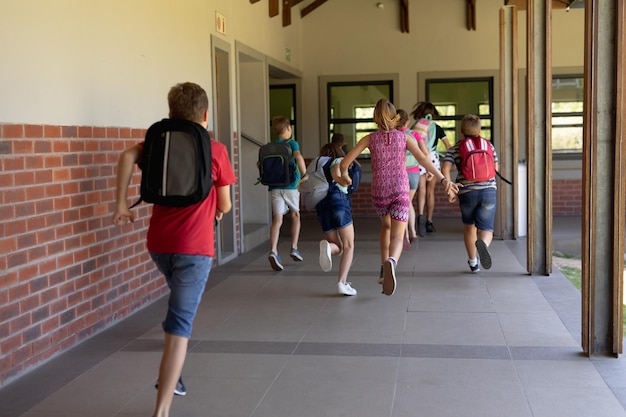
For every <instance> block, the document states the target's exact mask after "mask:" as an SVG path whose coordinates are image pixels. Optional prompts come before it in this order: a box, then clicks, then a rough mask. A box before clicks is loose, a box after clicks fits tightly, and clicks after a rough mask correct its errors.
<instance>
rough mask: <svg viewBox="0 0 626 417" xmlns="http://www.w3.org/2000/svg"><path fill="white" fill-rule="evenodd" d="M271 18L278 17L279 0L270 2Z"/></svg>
mask: <svg viewBox="0 0 626 417" xmlns="http://www.w3.org/2000/svg"><path fill="white" fill-rule="evenodd" d="M268 11H269V16H270V17H274V16H278V0H270V1H269V10H268Z"/></svg>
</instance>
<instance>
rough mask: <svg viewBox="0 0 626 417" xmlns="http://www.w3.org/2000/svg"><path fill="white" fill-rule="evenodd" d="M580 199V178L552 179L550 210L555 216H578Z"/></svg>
mask: <svg viewBox="0 0 626 417" xmlns="http://www.w3.org/2000/svg"><path fill="white" fill-rule="evenodd" d="M582 201H583V190H582V180H581V179H567V180H553V181H552V210H553V213H554V215H555V216H580V215H581V214H582V211H583V207H582Z"/></svg>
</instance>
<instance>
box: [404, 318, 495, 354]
mask: <svg viewBox="0 0 626 417" xmlns="http://www.w3.org/2000/svg"><path fill="white" fill-rule="evenodd" d="M404 343H414V344H434V345H487V346H493V345H495V346H499V345H505V344H506V343H505V339H504V335H503V333H502V329H501V328H500V323H499V321H498V317H497V316H496V314H495V313H469V314H467V313H449V312H410V313H407V318H406V331H405V334H404Z"/></svg>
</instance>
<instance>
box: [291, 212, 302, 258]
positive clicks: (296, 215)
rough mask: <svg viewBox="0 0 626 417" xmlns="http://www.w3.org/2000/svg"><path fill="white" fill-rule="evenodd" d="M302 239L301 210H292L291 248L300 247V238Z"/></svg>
mask: <svg viewBox="0 0 626 417" xmlns="http://www.w3.org/2000/svg"><path fill="white" fill-rule="evenodd" d="M299 239H300V212H299V211H292V212H291V248H292V249H298V240H299Z"/></svg>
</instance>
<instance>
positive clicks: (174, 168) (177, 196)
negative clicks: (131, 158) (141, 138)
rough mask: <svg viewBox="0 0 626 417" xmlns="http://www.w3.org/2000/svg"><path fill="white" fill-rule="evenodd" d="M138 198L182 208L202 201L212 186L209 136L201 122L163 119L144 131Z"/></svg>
mask: <svg viewBox="0 0 626 417" xmlns="http://www.w3.org/2000/svg"><path fill="white" fill-rule="evenodd" d="M139 167H140V168H141V171H142V172H141V196H140V197H139V201H137V202H136V203H135V204H133V207H134V206H136V205H137V204H139V203H140V202H141V201H146V202H148V203H153V204H159V205H162V206H169V207H185V206H190V205H192V204H196V203H199V202H200V201H202V200H204V199H205V198H206V197H207V196H208V195H209V191H211V187H212V186H213V178H212V176H213V173H212V169H211V138H210V137H209V133H208V132H207V131H206V129H204V128H203V127H202V126H201V125H200V124H198V123H195V122H192V121H189V120H182V119H163V120H161V121H159V122H156V123H155V124H153V125H152V126H150V128H149V129H148V131H147V132H146V140H145V142H144V145H143V153H142V155H141V161H140V162H139Z"/></svg>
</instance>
